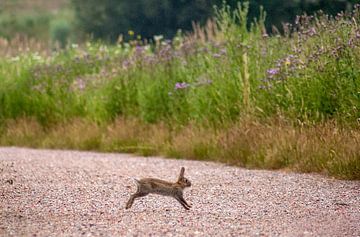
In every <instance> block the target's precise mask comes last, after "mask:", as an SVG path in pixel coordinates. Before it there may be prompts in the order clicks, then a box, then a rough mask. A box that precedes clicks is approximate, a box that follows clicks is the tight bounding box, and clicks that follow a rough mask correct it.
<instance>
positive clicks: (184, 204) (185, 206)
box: [175, 195, 191, 210]
mask: <svg viewBox="0 0 360 237" xmlns="http://www.w3.org/2000/svg"><path fill="white" fill-rule="evenodd" d="M175 199H176V200H178V202H179V203H180V204H181V205H182V206H183V207H184V208H185V209H186V210H190V207H191V206H190V205H189V204H187V203H186V201H185V200H184V198H183V197H182V196H180V195H176V196H175Z"/></svg>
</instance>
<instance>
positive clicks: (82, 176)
mask: <svg viewBox="0 0 360 237" xmlns="http://www.w3.org/2000/svg"><path fill="white" fill-rule="evenodd" d="M181 166H184V167H186V171H185V177H188V178H189V179H190V180H191V181H192V184H193V185H192V187H191V188H190V189H189V190H187V191H185V195H184V196H185V199H186V200H187V201H188V202H189V203H191V204H192V206H193V207H192V209H191V210H190V211H186V210H185V209H184V208H183V207H182V206H181V205H180V204H179V203H178V202H177V201H176V200H175V199H172V198H169V197H161V196H156V195H148V196H147V197H145V198H142V199H140V200H136V201H135V203H134V205H133V207H132V208H131V209H130V210H125V208H124V207H125V203H126V201H127V199H128V197H129V195H130V193H131V192H133V191H134V190H135V184H134V182H133V180H132V178H131V177H137V178H142V177H156V178H162V179H165V180H175V179H176V177H177V175H178V173H179V170H180V167H181ZM80 235H84V236H135V235H139V236H149V235H152V236H239V235H245V236H259V235H265V236H279V235H281V236H360V182H359V181H340V180H335V179H329V178H325V177H322V176H319V175H303V174H294V173H285V172H272V171H258V170H246V169H241V168H237V167H229V166H225V165H222V164H216V163H210V162H199V161H185V160H170V159H162V158H154V157H153V158H143V157H135V156H130V155H123V154H102V153H92V152H76V151H52V150H32V149H21V148H0V236H80Z"/></svg>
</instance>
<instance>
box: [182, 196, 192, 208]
mask: <svg viewBox="0 0 360 237" xmlns="http://www.w3.org/2000/svg"><path fill="white" fill-rule="evenodd" d="M180 200H181V201H182V202H183V203H185V205H186V206H188V207H189V208H190V207H191V205H190V204H189V203H187V202H186V201H185V199H184V197H183V196H182V195H181V196H180Z"/></svg>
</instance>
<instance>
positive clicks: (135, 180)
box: [131, 177, 139, 189]
mask: <svg viewBox="0 0 360 237" xmlns="http://www.w3.org/2000/svg"><path fill="white" fill-rule="evenodd" d="M131 179H132V180H133V181H134V183H135V184H136V186H137V188H138V189H139V180H138V179H136V178H134V177H131Z"/></svg>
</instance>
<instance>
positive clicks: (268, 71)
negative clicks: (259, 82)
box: [267, 68, 280, 76]
mask: <svg viewBox="0 0 360 237" xmlns="http://www.w3.org/2000/svg"><path fill="white" fill-rule="evenodd" d="M279 71H280V70H279V69H278V68H271V69H269V70H267V73H268V74H269V75H270V76H275V75H276V74H278V73H279Z"/></svg>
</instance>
